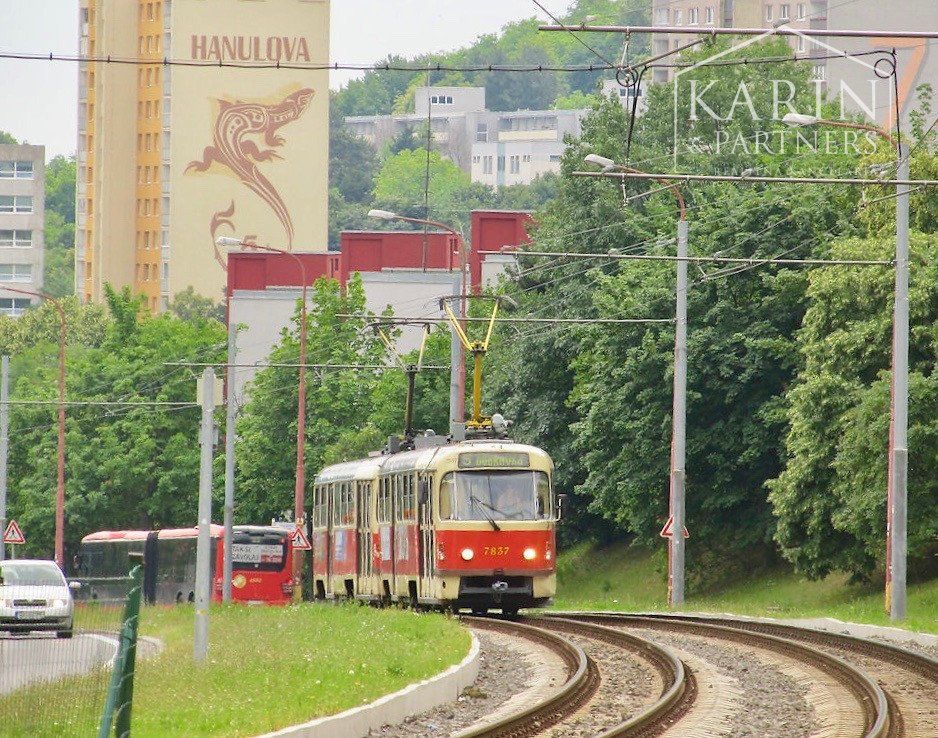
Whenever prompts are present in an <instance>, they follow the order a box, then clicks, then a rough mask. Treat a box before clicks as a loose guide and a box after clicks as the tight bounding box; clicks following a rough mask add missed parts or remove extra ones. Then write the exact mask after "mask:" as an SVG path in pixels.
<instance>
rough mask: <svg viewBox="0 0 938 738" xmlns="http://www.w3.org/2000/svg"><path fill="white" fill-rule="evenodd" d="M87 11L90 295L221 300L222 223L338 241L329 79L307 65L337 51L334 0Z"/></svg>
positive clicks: (81, 195) (153, 302) (312, 245)
mask: <svg viewBox="0 0 938 738" xmlns="http://www.w3.org/2000/svg"><path fill="white" fill-rule="evenodd" d="M79 26H80V31H79V32H80V34H81V37H80V49H81V52H82V55H83V56H87V57H91V58H92V59H94V60H93V61H88V62H83V63H82V64H81V65H80V71H79V85H78V96H79V120H78V165H79V168H78V182H77V192H76V200H77V202H76V236H75V241H76V243H75V283H76V284H75V286H76V293H77V294H78V295H79V296H80V297H81V298H83V299H84V300H87V301H100V300H101V299H102V295H103V290H104V285H105V284H106V283H110V284H112V285H114V286H116V287H122V286H125V285H130V286H131V287H132V288H133V289H134V291H135V292H137V293H140V294H142V295H144V296H145V298H146V305H147V307H148V308H149V309H150V310H151V311H153V312H158V311H159V310H161V309H164V308H165V307H166V306H167V304H168V303H169V302H170V301H171V299H172V298H173V297H174V296H175V295H176V294H177V293H179V292H181V291H183V290H185V289H186V288H188V287H193V288H194V289H195V291H196V292H197V293H199V294H201V295H204V296H206V297H210V298H213V299H221V297H222V296H223V294H224V286H225V282H226V280H225V273H224V270H225V255H224V254H220V253H219V252H218V250H217V248H216V246H215V238H216V237H217V236H220V235H226V236H230V235H236V236H243V235H251V236H254V237H256V238H257V239H258V241H259V242H260V243H269V244H270V245H272V246H277V247H279V248H287V249H293V248H297V249H298V250H300V249H302V250H307V251H316V250H323V251H324V250H325V247H326V246H325V245H326V226H327V209H328V204H327V202H328V182H327V178H328V156H329V154H328V119H329V114H328V106H329V86H328V83H329V78H328V72H327V71H324V70H310V69H303V68H296V67H297V66H299V67H302V66H306V65H316V64H324V63H326V62H328V59H329V0H253V1H252V2H244V1H243V0H161V1H160V0H156V1H154V0H81V2H80V8H79ZM109 55H110V56H113V57H124V58H127V57H129V58H133V59H135V60H138V63H136V64H109V63H107V62H105V61H104V60H103V59H104V58H106V57H107V56H109ZM166 59H168V60H173V61H181V62H186V63H187V64H188V65H187V66H182V65H180V66H174V65H168V64H164V63H163V62H164V60H166ZM277 63H281V64H283V65H285V67H287V68H275V67H271V65H276V64H277ZM226 64H228V65H238V66H225V65H226ZM291 66H292V67H293V68H289V67H291ZM252 67H253V68H252Z"/></svg>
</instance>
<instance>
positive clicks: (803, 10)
mask: <svg viewBox="0 0 938 738" xmlns="http://www.w3.org/2000/svg"><path fill="white" fill-rule="evenodd" d="M807 17H808V11H807V7H806V5H805V3H798V20H804V19H805V18H807Z"/></svg>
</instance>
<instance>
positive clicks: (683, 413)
mask: <svg viewBox="0 0 938 738" xmlns="http://www.w3.org/2000/svg"><path fill="white" fill-rule="evenodd" d="M584 161H586V163H588V164H595V165H596V166H599V167H602V170H603V172H611V171H613V170H619V171H624V172H633V173H638V174H642V173H643V172H641V171H640V170H638V169H633V168H632V167H628V166H624V165H622V164H617V163H616V162H614V161H613V160H612V159H607V158H606V157H605V156H600V155H599V154H587V155H586V157H585V158H584ZM658 181H659V183H661V184H663V185H665V189H668V190H670V191H671V193H672V194H673V195H674V197H675V198H676V200H677V205H678V221H677V288H676V294H675V310H674V312H675V316H674V317H675V326H674V390H673V396H674V397H673V406H672V421H671V473H670V494H669V497H668V508H669V510H668V513H669V518H670V522H671V535H670V536H669V537H668V604H669V605H671V606H672V607H676V606H679V605H683V604H684V520H685V516H684V499H685V480H686V457H687V206H686V204H685V202H684V196H683V195H682V194H681V191H680V189H678V187H677V186H676V185H675V184H673V183H669V182H664V181H663V180H658Z"/></svg>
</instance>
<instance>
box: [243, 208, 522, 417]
mask: <svg viewBox="0 0 938 738" xmlns="http://www.w3.org/2000/svg"><path fill="white" fill-rule="evenodd" d="M530 220H531V216H530V214H529V213H526V212H521V211H498V210H484V211H474V212H473V213H472V235H471V238H470V242H469V244H468V246H469V250H468V254H467V256H468V258H467V265H468V270H467V278H468V281H469V288H470V289H471V290H472V291H475V292H478V291H479V290H480V289H481V288H482V287H483V286H488V285H494V284H495V283H496V282H497V281H498V279H499V278H500V277H501V276H502V275H503V274H504V273H505V271H506V270H507V269H508V268H509V267H511V266H512V265H514V263H515V259H514V257H513V256H512V255H511V251H513V250H514V249H516V248H518V247H519V246H521V245H523V244H525V243H527V242H528V240H529V238H528V234H527V228H528V226H529V224H530ZM502 250H505V252H506V253H504V254H502V253H497V254H495V253H493V254H486V253H483V252H487V251H502ZM298 256H299V257H300V258H301V259H302V260H303V266H304V269H305V271H306V279H307V283H308V284H312V283H313V282H315V281H316V280H317V279H319V278H320V277H327V278H331V279H335V280H337V281H338V282H339V283H340V284H341V285H343V286H344V285H345V284H347V283H348V280H349V279H350V278H351V276H352V275H353V274H356V273H357V274H359V275H360V276H361V280H362V286H363V288H364V291H365V303H366V307H367V309H368V310H369V311H370V312H373V313H375V314H376V315H377V314H381V313H382V312H383V311H384V310H385V309H386V308H388V307H390V308H391V309H392V310H393V312H394V315H395V316H398V317H418V318H420V317H440V316H441V313H440V310H439V298H440V297H441V296H443V295H449V294H453V292H454V290H456V291H459V290H460V289H461V284H460V282H461V279H460V273H459V243H458V241H457V240H456V238H455V237H454V236H453V235H452V234H450V233H444V232H431V233H430V234H429V235H428V237H427V240H426V243H425V242H424V234H423V232H422V231H345V232H344V233H342V241H341V250H340V251H339V252H329V253H328V254H298ZM228 263H229V266H228V288H227V294H228V306H229V312H228V320H229V323H231V322H233V323H234V324H236V325H238V326H239V330H238V336H237V360H236V361H235V362H234V363H236V364H239V365H254V364H262V363H263V362H264V361H265V360H266V358H267V357H268V356H269V355H270V351H271V349H273V347H274V346H275V345H276V344H277V343H278V342H279V340H280V335H281V331H282V330H283V329H284V328H286V327H287V326H288V325H289V324H290V320H291V319H292V317H293V314H294V312H295V310H296V305H297V301H298V300H299V299H300V295H301V287H300V284H301V278H300V271H299V269H298V267H297V264H296V261H295V260H294V259H292V258H290V257H287V256H284V255H282V254H271V253H257V252H253V251H238V252H232V253H231V254H229V256H228ZM421 338H422V329H421V328H419V327H414V326H405V327H403V328H402V330H401V335H400V337H399V338H398V339H397V348H398V350H400V351H402V352H407V351H410V350H412V349H414V348H417V347H418V346H419V345H420V340H421ZM256 371H257V370H256V369H254V368H253V367H252V366H239V367H238V368H237V369H236V370H235V372H234V385H233V390H234V392H235V395H236V396H237V397H238V398H239V401H243V399H244V395H245V388H246V385H247V384H248V382H250V380H251V379H252V378H253V377H254V375H255V374H256Z"/></svg>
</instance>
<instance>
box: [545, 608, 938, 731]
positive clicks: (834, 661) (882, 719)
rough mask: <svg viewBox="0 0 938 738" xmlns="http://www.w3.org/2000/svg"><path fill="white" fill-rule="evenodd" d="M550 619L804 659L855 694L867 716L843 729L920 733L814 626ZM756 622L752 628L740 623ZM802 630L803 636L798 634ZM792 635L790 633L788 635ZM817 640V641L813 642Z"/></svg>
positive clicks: (594, 616) (658, 618)
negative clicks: (664, 634)
mask: <svg viewBox="0 0 938 738" xmlns="http://www.w3.org/2000/svg"><path fill="white" fill-rule="evenodd" d="M544 617H545V619H555V618H556V619H559V620H569V619H573V620H576V621H577V622H590V623H595V624H601V625H604V626H612V627H615V628H623V627H629V628H637V629H646V630H652V631H663V632H667V633H673V634H681V635H688V636H700V637H704V638H710V639H718V640H722V641H725V642H728V643H730V644H732V645H743V646H748V647H751V648H755V649H760V650H763V651H771V652H775V653H777V654H780V655H781V656H783V657H786V658H788V659H791V660H793V661H794V662H797V663H800V664H805V665H807V666H808V667H810V668H813V669H816V670H818V671H821V672H823V673H824V674H825V675H827V676H828V677H829V678H830V679H831V680H833V681H835V682H836V683H838V684H840V685H842V686H843V688H844V689H845V690H846V691H848V692H849V693H850V694H851V695H852V696H853V698H854V700H855V702H856V705H857V707H858V708H859V714H860V715H862V725H857V726H854V727H853V728H852V729H851V728H850V727H849V726H841V732H843V733H844V734H852V735H857V736H863V738H898V737H900V736H904V735H909V736H911V735H917V734H916V733H907V732H906V731H905V729H904V721H903V716H902V713H901V711H900V710H899V709H898V706H897V702H896V699H895V696H894V695H888V694H887V692H886V691H885V690H884V689H883V688H882V687H881V686H880V684H878V683H877V682H876V681H875V680H874V679H873V678H871V677H870V676H869V675H868V674H867V673H866V672H865V670H863V669H860V668H857V667H856V666H854V665H851V664H850V663H848V662H847V661H846V660H845V659H844V658H841V657H839V656H836V655H833V654H831V653H829V652H827V651H825V650H821V649H819V648H815V647H814V645H813V644H821V643H824V644H826V645H831V644H832V643H834V642H836V640H837V638H836V636H835V634H828V633H820V632H816V631H812V630H810V629H800V630H801V631H803V633H795V632H792V631H789V630H786V629H785V626H780V629H777V630H776V629H773V628H769V627H766V628H765V629H762V628H759V627H756V626H761V625H762V624H761V623H752V622H750V621H740V620H735V619H729V618H722V619H721V618H693V617H681V616H670V615H632V614H625V613H622V614H620V613H580V612H576V613H563V612H557V613H548V614H545V616H544ZM740 626H753V627H740ZM798 635H801V636H802V638H801V640H799V638H797V637H794V636H798ZM784 636H789V637H784ZM851 640H852V641H860V642H862V644H863V646H864V647H865V648H867V649H868V650H869V651H870V652H873V651H875V652H879V653H886V652H888V653H889V654H890V657H891V658H892V659H894V660H897V661H898V660H903V661H909V660H911V661H913V662H915V663H916V664H918V665H919V667H920V668H922V669H925V668H926V664H925V662H928V661H930V660H929V659H928V658H927V657H924V656H922V657H920V656H919V655H918V654H914V653H912V652H907V651H905V650H904V649H899V651H902V653H901V654H897V653H894V652H893V650H892V647H890V646H886V645H884V644H880V643H877V642H873V641H866V640H865V639H855V638H851ZM809 643H812V645H809Z"/></svg>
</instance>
